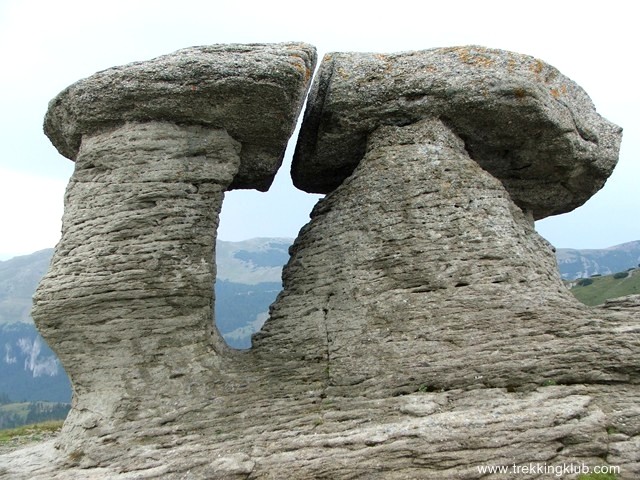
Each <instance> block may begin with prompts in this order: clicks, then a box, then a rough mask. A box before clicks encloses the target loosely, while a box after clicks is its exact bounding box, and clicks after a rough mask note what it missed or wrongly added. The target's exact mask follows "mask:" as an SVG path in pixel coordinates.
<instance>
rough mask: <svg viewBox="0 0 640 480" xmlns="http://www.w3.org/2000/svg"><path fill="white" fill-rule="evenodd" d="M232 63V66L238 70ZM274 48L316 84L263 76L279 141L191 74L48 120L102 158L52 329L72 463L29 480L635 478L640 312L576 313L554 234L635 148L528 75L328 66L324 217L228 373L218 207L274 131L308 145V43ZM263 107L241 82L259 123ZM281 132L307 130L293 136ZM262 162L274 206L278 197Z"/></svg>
mask: <svg viewBox="0 0 640 480" xmlns="http://www.w3.org/2000/svg"><path fill="white" fill-rule="evenodd" d="M234 48H236V49H237V48H239V47H226V48H223V47H220V48H218V49H215V51H216V52H226V53H224V54H223V53H218V55H220V57H221V58H223V59H228V58H229V56H227V55H228V52H229V51H233V49H234ZM252 49H255V50H259V51H260V54H259V55H265V56H267V57H268V58H269V59H270V60H269V61H272V60H273V59H272V57H269V56H268V55H267V53H263V50H261V49H264V52H268V53H269V54H270V55H274V57H275V58H276V59H277V60H278V61H282V60H283V59H284V61H283V63H280V64H279V66H278V67H277V68H276V67H271V68H265V71H266V72H269V71H270V72H274V73H273V74H274V75H276V78H277V79H280V78H282V77H281V75H283V73H282V72H283V71H284V72H289V73H290V76H288V77H286V78H287V79H289V78H292V79H293V80H286V81H283V82H282V83H278V82H277V81H276V82H267V81H265V80H264V78H265V77H264V76H262V74H261V75H257V74H256V75H254V76H252V77H251V82H254V83H255V84H257V85H256V86H255V88H257V89H259V85H260V84H261V83H260V82H262V81H265V83H269V86H270V87H271V86H272V83H275V84H278V85H281V86H283V88H282V92H280V90H278V89H277V88H276V89H275V91H278V92H280V93H281V97H278V98H286V99H289V100H288V102H284V100H278V102H273V98H275V97H274V96H270V97H267V98H268V99H269V100H268V101H267V103H266V104H265V105H263V107H261V108H262V110H261V111H262V112H264V111H267V112H271V110H269V108H274V109H276V110H277V111H278V112H280V113H279V114H275V113H271V114H266V113H262V114H261V115H260V117H263V116H264V117H268V119H269V121H268V122H265V123H268V124H269V125H268V127H269V128H273V129H274V130H273V131H272V132H271V133H269V135H266V134H264V132H263V131H260V129H261V128H262V123H260V122H259V118H258V117H255V119H254V121H249V119H247V121H248V124H247V127H246V131H245V130H243V129H242V128H241V127H239V126H238V125H240V123H242V122H241V119H239V118H238V119H237V123H234V122H233V121H231V123H230V124H229V126H227V125H226V123H224V121H226V120H224V119H226V118H227V117H226V115H225V114H224V112H223V113H222V114H221V113H220V111H221V110H222V108H220V109H218V108H215V105H217V104H216V103H215V102H213V101H212V102H208V101H204V100H203V99H202V98H201V97H199V96H195V97H191V96H190V95H188V94H184V96H183V97H179V96H178V98H177V99H176V100H175V101H173V100H172V101H171V102H170V103H169V104H167V106H166V107H162V106H161V104H162V102H161V99H162V98H164V96H165V95H164V94H163V93H161V92H166V91H173V90H172V89H170V88H169V87H165V86H163V85H164V83H163V82H164V81H165V80H162V81H161V79H162V78H165V77H164V75H167V78H170V79H174V80H175V79H176V78H182V77H180V75H178V74H176V75H175V76H174V75H171V74H168V73H166V72H167V71H169V72H171V71H172V70H174V69H173V65H175V64H178V65H182V60H181V56H180V55H176V56H173V57H167V58H168V59H169V60H166V59H165V60H159V61H156V63H154V62H151V63H149V64H144V63H143V64H139V65H136V66H130V67H125V68H124V69H116V70H112V71H107V72H102V73H100V74H97V76H96V77H94V80H87V81H84V82H83V83H80V84H78V86H75V87H74V86H72V87H71V88H70V90H68V91H66V92H63V94H62V95H61V97H59V100H57V101H54V103H52V106H51V109H50V113H49V114H48V117H47V125H48V127H47V128H48V131H49V132H50V133H49V134H50V136H51V137H52V139H54V142H55V143H56V145H58V146H59V148H60V149H61V151H63V152H65V151H66V150H65V148H67V147H66V146H65V145H67V146H68V145H71V146H73V145H76V146H77V145H78V144H79V145H80V149H79V154H78V156H77V159H76V162H77V165H76V173H75V174H74V178H73V179H72V181H71V184H70V187H69V193H68V194H67V207H66V213H65V234H64V236H63V240H62V241H61V243H60V245H59V246H58V247H57V253H56V259H55V260H54V262H53V264H52V267H51V270H50V273H49V275H48V276H47V277H46V278H45V280H44V281H43V283H42V285H41V287H40V289H39V292H38V295H37V297H36V305H35V309H34V314H35V316H36V321H37V322H38V325H39V328H40V329H41V330H42V331H43V333H44V334H45V336H46V338H47V339H48V340H49V341H50V342H51V343H52V346H54V348H55V349H56V350H57V351H58V353H59V354H60V356H61V358H62V360H63V362H64V363H65V366H66V367H67V369H68V372H69V374H70V376H71V378H72V381H73V383H74V387H75V393H76V397H75V404H74V410H73V413H72V415H71V416H70V418H69V420H68V421H67V423H66V424H65V429H64V431H63V433H62V435H61V437H60V439H59V442H58V448H59V451H58V452H57V453H53V451H52V450H51V449H50V447H48V446H46V445H45V446H41V447H38V448H34V449H32V450H31V451H30V452H26V451H25V452H22V453H16V454H14V455H12V456H10V458H9V461H8V465H9V468H10V469H12V470H10V471H11V472H17V471H18V470H19V468H21V467H25V468H26V470H28V471H29V475H30V477H36V478H37V477H38V475H40V476H41V477H42V478H45V477H46V475H50V474H51V472H57V474H58V475H59V477H58V478H81V477H82V476H83V475H85V473H86V471H83V470H81V468H91V470H90V472H91V475H93V478H157V477H162V478H220V479H228V478H285V477H288V478H300V479H303V478H304V479H306V478H326V479H340V478H345V479H347V478H372V479H374V478H380V479H381V478H384V479H401V478H402V479H404V478H442V479H453V478H469V479H471V478H500V477H498V476H496V477H491V476H488V475H487V474H486V473H483V472H482V471H481V470H480V468H483V467H489V466H499V465H503V466H506V467H511V466H513V465H526V466H529V465H530V464H535V465H538V466H539V467H538V468H539V470H538V471H537V472H536V471H533V472H530V473H532V474H531V475H530V476H529V477H528V478H551V477H553V475H554V474H555V472H556V471H557V470H553V471H550V470H549V469H550V468H555V467H558V466H560V467H562V466H573V467H576V468H577V467H578V466H582V465H583V464H584V465H589V466H596V465H606V464H611V465H614V466H618V467H620V468H621V471H620V474H619V478H621V479H632V478H637V477H638V476H639V475H640V453H639V452H640V435H639V433H640V408H639V407H638V405H639V403H638V401H639V400H640V387H639V386H638V382H639V378H640V366H639V365H638V362H637V358H638V353H639V352H640V322H639V318H638V302H637V300H633V299H628V300H626V301H621V302H617V303H616V304H615V305H614V307H615V308H614V307H612V305H609V308H608V309H607V308H597V309H590V308H587V307H585V306H583V305H581V304H579V303H578V302H577V301H576V300H574V299H573V297H572V296H571V294H570V293H569V292H568V291H567V290H566V289H565V288H564V286H563V285H562V283H561V281H560V278H559V274H558V272H557V268H556V266H555V261H554V258H553V255H552V248H551V246H550V245H549V244H548V243H547V242H546V241H545V240H544V239H542V238H541V237H539V236H538V235H537V234H536V232H535V230H534V228H533V220H534V219H538V218H543V217H545V216H548V215H551V214H555V213H559V212H564V211H568V210H570V209H572V208H575V207H576V206H578V205H580V204H582V203H583V202H584V201H586V200H587V199H588V198H589V197H590V196H591V195H592V194H593V193H594V192H595V191H597V190H598V189H599V188H600V187H601V186H602V185H603V183H604V181H605V180H606V178H607V176H608V175H609V174H610V172H611V170H612V169H613V167H614V165H615V162H616V159H617V154H618V147H619V142H620V137H621V135H620V134H621V131H620V129H619V128H618V127H616V126H614V125H612V124H611V123H609V122H607V121H606V120H604V119H602V118H601V117H600V116H599V115H598V114H597V113H596V112H595V109H594V107H593V105H592V103H591V101H590V100H589V98H588V96H587V95H586V94H585V93H584V92H583V91H582V90H581V89H580V87H578V86H577V85H575V84H574V83H573V82H571V81H570V80H569V79H567V78H566V77H564V76H562V75H561V74H560V73H559V72H558V71H557V70H555V69H553V68H552V67H550V66H548V65H546V64H544V63H543V62H541V61H539V60H536V59H533V58H531V57H528V56H524V55H519V54H515V53H510V52H504V51H498V50H488V49H484V48H480V47H465V48H450V49H436V50H428V51H422V52H409V53H403V54H395V55H374V54H355V53H353V54H347V53H341V54H332V55H330V56H327V57H325V60H324V62H323V64H322V65H321V67H320V73H319V74H318V76H317V78H316V80H315V81H314V85H313V86H312V89H311V94H310V97H309V102H308V107H307V112H306V113H305V117H304V122H303V126H302V129H301V133H300V138H299V143H298V148H297V151H296V156H295V158H294V165H293V169H292V174H293V178H294V182H295V183H296V185H298V186H299V187H301V188H303V189H306V190H308V191H314V192H323V193H327V196H326V197H325V198H324V199H323V200H321V201H320V202H319V203H318V205H317V206H316V207H315V209H314V211H313V212H312V215H311V217H312V218H311V221H310V223H309V224H308V225H306V226H305V227H304V228H303V229H302V231H301V232H300V235H299V237H298V239H297V240H296V242H295V244H294V245H293V247H292V249H291V260H290V261H289V263H288V265H287V266H286V268H285V270H284V272H283V280H284V290H283V292H282V293H281V295H280V296H279V298H278V300H277V301H276V303H275V304H274V305H273V306H272V309H271V315H270V318H269V320H268V321H267V323H266V324H265V326H264V328H263V330H262V331H261V332H260V333H259V334H257V335H256V336H255V338H254V347H253V348H252V349H251V350H250V351H246V352H238V351H231V350H229V349H227V348H226V347H225V346H224V345H222V342H221V341H220V340H219V337H217V336H216V334H215V331H214V332H213V333H211V328H212V326H211V325H212V321H211V302H212V299H211V297H210V293H209V292H210V290H211V283H212V281H213V280H212V273H211V271H212V270H211V269H212V266H211V262H210V259H211V252H212V249H213V247H212V238H213V236H214V227H215V223H216V218H217V217H216V212H217V210H216V209H218V208H219V204H220V201H221V198H222V192H223V191H224V190H225V189H227V188H233V187H234V186H242V187H247V186H251V183H250V180H249V179H251V178H253V177H252V173H251V172H252V171H253V168H257V167H255V166H252V167H247V169H245V170H243V165H244V164H245V163H244V162H252V161H254V160H253V159H254V158H256V157H255V156H253V155H250V156H249V157H250V158H249V157H247V158H246V159H245V157H244V152H245V143H244V142H249V141H251V140H252V139H254V138H259V139H263V140H264V142H265V143H263V140H260V141H259V142H258V141H256V144H257V145H253V146H251V147H250V148H249V151H253V152H261V153H260V155H258V157H260V158H261V159H262V158H271V159H274V160H273V162H272V163H270V165H273V166H277V164H278V161H279V158H278V154H279V153H280V152H281V151H282V147H283V143H279V144H278V147H277V148H276V147H275V146H274V145H276V142H275V140H274V138H275V137H274V135H275V133H273V132H276V133H279V134H281V136H280V137H278V138H280V141H281V142H283V141H284V139H286V136H287V135H288V132H290V131H291V127H292V124H293V121H294V118H295V114H296V111H297V110H296V109H297V108H299V105H300V101H301V96H302V93H303V92H304V89H305V86H306V83H305V82H306V80H307V79H308V76H309V74H308V72H309V69H310V68H311V65H312V60H311V59H312V58H313V54H312V52H311V50H309V49H308V47H303V46H300V45H297V46H295V47H292V46H279V47H260V48H258V47H252ZM252 49H249V50H251V51H253V50H252ZM206 51H207V49H204V50H203V51H202V52H201V53H200V54H202V55H206ZM274 52H279V53H274ZM245 53H247V52H246V51H245ZM200 54H198V55H195V53H194V56H196V57H198V56H199V55H200ZM247 55H249V54H248V53H247ZM256 55H258V53H256ZM214 57H215V58H216V60H206V61H212V62H214V63H215V62H218V61H219V60H217V58H218V56H217V55H216V56H214ZM260 58H261V59H262V58H264V57H262V56H260ZM225 61H226V60H225ZM233 61H234V62H235V61H236V59H235V58H234V60H233ZM263 61H264V62H265V63H266V60H261V65H263V64H262V62H263ZM273 61H275V60H273ZM157 62H165V67H166V65H169V66H170V68H156V65H157ZM203 63H205V60H203ZM225 65H226V63H225ZM247 69H248V70H249V71H250V70H251V69H250V68H249V67H247ZM178 70H179V69H178ZM212 70H213V69H206V68H204V67H202V68H197V69H195V71H196V72H200V71H204V72H209V73H205V74H202V73H201V74H199V75H203V76H204V77H206V76H207V75H208V74H211V71H212ZM158 71H161V72H163V73H162V75H163V76H162V77H160V74H159V73H157V72H158ZM186 71H191V69H190V68H189V69H185V70H184V71H183V74H184V72H186ZM221 71H225V70H224V68H222V69H221ZM127 72H131V74H132V75H133V76H134V77H135V78H130V77H129V76H128V75H129V74H128V73H127ZM263 73H264V72H263ZM145 75H148V77H145ZM211 75H213V74H211ZM264 75H267V73H264ZM145 78H146V79H145ZM217 78H218V77H216V79H217ZM126 79H129V81H127V80H126ZM154 79H155V80H157V81H158V84H155V83H154V81H155V80H154ZM175 81H176V82H177V84H180V85H185V84H186V85H190V83H189V82H185V81H184V80H182V79H181V80H175ZM91 82H94V84H95V85H96V86H98V85H99V86H100V88H98V89H97V90H96V89H95V88H94V87H92V86H91ZM194 82H195V83H198V82H196V81H195V80H194ZM216 82H217V80H216V81H213V80H212V81H208V80H207V79H206V78H205V79H203V80H200V83H203V84H207V85H214V84H216ZM220 82H221V83H224V82H223V81H222V80H220ZM251 82H240V81H238V83H239V85H240V86H238V91H237V95H238V96H239V97H240V98H242V99H244V98H245V97H243V95H244V94H246V93H247V92H249V91H251V92H252V91H253V90H252V88H253V87H251V88H250V87H249V86H248V85H249V84H254V83H251ZM230 83H233V82H232V81H231V80H230ZM120 84H124V85H130V84H131V85H138V87H137V89H133V91H131V92H128V97H127V98H128V101H126V102H125V101H124V100H123V101H120V100H118V99H114V100H113V101H106V102H105V103H104V105H103V106H99V105H95V108H94V107H91V109H84V108H82V107H81V105H76V102H81V101H82V99H83V98H84V99H93V98H96V95H102V94H101V93H95V92H100V91H101V90H100V89H102V88H106V89H108V90H109V89H113V88H114V87H113V85H120ZM147 84H149V86H148V87H147V86H146V85H147ZM198 84H199V83H198ZM158 85H160V86H158ZM285 87H286V88H285ZM96 88H97V87H96ZM132 88H133V87H132ZM154 89H155V91H156V92H157V94H158V95H157V96H158V98H156V97H155V96H154V95H153V94H152V93H150V92H153V91H154ZM285 89H288V90H287V91H288V92H289V93H288V94H286V93H284V90H285ZM176 90H177V91H179V92H182V90H180V89H179V88H178V87H176ZM187 90H188V89H187ZM136 91H140V93H141V94H144V95H143V96H142V97H141V98H143V99H144V102H140V103H139V102H138V101H137V98H138V97H137V96H136V95H137V94H136V93H134V92H136ZM225 91H226V92H234V90H233V89H232V88H231V87H229V90H225ZM92 92H94V93H92ZM269 92H273V90H269ZM114 93H115V92H114ZM264 97H265V95H258V94H256V95H247V97H246V98H247V99H248V101H250V102H260V101H261V100H262V99H264ZM192 98H197V99H198V101H197V102H195V100H194V102H195V103H197V106H194V107H191V106H189V102H190V101H191V100H190V99H192ZM212 98H224V99H225V101H228V102H229V105H236V102H235V100H232V99H228V98H227V97H226V96H224V97H216V96H215V95H214V94H212ZM91 101H92V100H91ZM156 101H157V102H158V105H156V103H155V102H156ZM183 102H186V104H187V105H184V104H183ZM282 102H284V103H282ZM127 105H133V106H130V107H127ZM137 105H141V106H140V107H139V108H140V110H138V107H137ZM154 105H156V106H154ZM207 108H210V109H212V110H213V111H214V112H216V113H215V115H214V114H213V113H212V114H211V115H212V116H211V117H209V116H207ZM246 108H252V107H246ZM109 109H113V112H112V113H107V114H103V113H97V112H102V111H103V110H107V111H108V112H109V111H110V110H109ZM174 110H175V111H176V112H178V113H177V114H176V117H175V118H174V117H171V116H170V115H172V114H173V112H174ZM192 110H195V112H194V120H188V119H186V118H185V116H184V115H186V113H184V112H190V111H192ZM83 112H84V113H83ZM180 112H182V113H180ZM85 114H86V118H84V115H85ZM278 115H282V117H283V118H284V119H286V120H287V122H288V123H287V125H286V126H282V125H281V124H280V125H278V126H275V125H272V124H271V123H277V122H275V119H276V118H278ZM214 116H215V119H214V118H213V117H214ZM249 117H251V116H249ZM96 118H102V119H103V120H100V121H98V120H95V119H96ZM232 118H235V117H233V115H232ZM251 118H253V117H251ZM119 119H120V120H119ZM221 119H223V120H224V121H223V120H221ZM70 124H71V125H70ZM100 125H102V126H100ZM266 127H267V126H266V125H265V128H266ZM252 129H255V130H252ZM54 131H55V132H57V133H52V132H54ZM252 132H254V133H255V135H254V134H253V133H252ZM243 135H244V136H243ZM276 136H277V135H276ZM56 138H61V139H64V140H58V141H56V140H55V139H56ZM78 139H80V140H78ZM269 142H271V143H269ZM61 145H62V146H61ZM267 145H268V148H267ZM240 146H241V148H240ZM272 147H273V148H272ZM72 151H73V150H72ZM263 152H271V153H270V154H266V153H265V154H264V156H263V155H262V153H263ZM274 152H275V153H274ZM71 156H74V157H75V154H74V155H71ZM211 159H215V163H214V162H211V161H210V160H211ZM212 163H213V165H212ZM257 163H258V164H259V165H261V167H260V168H257V170H258V171H259V172H261V173H260V174H259V175H258V176H259V177H260V180H256V185H255V186H256V188H262V187H264V185H265V184H264V183H260V182H261V181H262V179H264V178H270V175H272V173H268V174H264V173H263V172H265V171H271V170H269V168H267V167H265V166H264V162H263V161H262V160H261V161H259V162H257ZM247 165H249V163H247ZM236 172H237V173H236ZM241 172H244V173H242V174H241ZM238 176H241V179H238V180H236V178H237V177H238ZM266 183H268V182H266ZM125 207H127V208H125ZM207 254H208V255H209V256H207ZM121 279H122V280H121ZM207 288H208V291H207V293H206V295H205V293H204V292H205V290H206V289H207ZM70 367H71V368H70ZM569 468H571V467H569ZM540 469H542V470H544V469H546V470H544V471H541V470H540ZM565 472H566V471H565ZM511 473H512V476H517V475H516V473H515V472H513V471H512V472H511ZM504 478H508V475H507V477H504Z"/></svg>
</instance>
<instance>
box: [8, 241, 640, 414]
mask: <svg viewBox="0 0 640 480" xmlns="http://www.w3.org/2000/svg"><path fill="white" fill-rule="evenodd" d="M292 243H293V239H289V238H255V239H251V240H245V241H241V242H226V241H218V243H217V247H216V248H217V250H216V263H217V280H216V284H215V294H216V309H215V316H216V324H217V327H218V330H219V331H220V333H221V334H222V336H223V337H224V338H225V340H226V341H227V343H228V344H229V345H230V346H232V347H234V348H249V347H250V346H251V335H252V334H253V333H255V332H256V331H258V330H260V328H261V327H262V324H263V323H264V322H265V320H266V319H267V317H268V310H269V305H270V304H271V303H273V301H274V300H275V298H276V297H277V295H278V293H279V292H280V291H281V289H282V284H281V274H282V266H283V265H284V264H285V263H286V262H287V260H288V258H289V252H288V251H289V247H290V245H291V244H292ZM52 255H53V249H46V250H41V251H38V252H35V253H33V254H31V255H24V256H20V257H15V258H12V259H10V260H5V261H0V394H3V393H5V394H7V395H8V396H9V397H11V398H12V399H13V400H14V401H22V400H27V401H36V400H48V401H54V402H64V401H69V398H70V385H69V381H68V379H67V377H66V375H65V374H64V370H63V369H62V366H61V365H60V363H59V360H58V359H57V358H56V356H55V354H54V353H53V352H52V351H51V350H50V349H49V348H48V347H47V345H46V343H45V342H44V340H43V339H42V338H41V337H40V335H39V334H38V332H37V330H36V329H35V326H34V325H33V322H32V320H31V317H30V310H31V297H32V295H33V293H34V292H35V289H36V287H37V285H38V283H39V281H40V278H42V276H43V275H44V274H45V273H46V270H47V268H48V266H49V262H50V260H51V256H52ZM556 257H557V261H558V266H559V268H560V272H561V275H562V277H563V278H564V279H565V280H573V279H576V278H580V277H589V276H591V275H596V274H601V275H607V274H612V273H616V272H621V271H626V270H628V269H629V268H632V267H636V266H637V265H638V263H640V241H634V242H628V243H625V244H622V245H617V246H614V247H610V248H606V249H600V250H596V249H590V250H577V249H563V248H560V249H558V250H557V252H556Z"/></svg>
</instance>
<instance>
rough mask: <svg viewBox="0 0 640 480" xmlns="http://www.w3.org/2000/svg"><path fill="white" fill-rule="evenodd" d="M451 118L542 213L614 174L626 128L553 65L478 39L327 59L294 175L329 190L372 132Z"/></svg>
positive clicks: (560, 209)
mask: <svg viewBox="0 0 640 480" xmlns="http://www.w3.org/2000/svg"><path fill="white" fill-rule="evenodd" d="M429 117H431V118H437V119H440V120H441V121H443V122H444V123H446V124H447V125H448V126H449V127H450V128H451V129H452V130H453V131H454V132H455V133H456V135H458V136H459V137H460V138H461V139H462V140H463V141H464V143H465V147H466V149H467V151H468V152H469V154H470V156H471V157H472V158H473V159H475V160H476V161H477V162H478V163H479V164H480V165H481V166H482V167H483V168H484V169H485V170H487V171H489V172H490V173H491V174H492V175H494V176H495V177H497V178H499V179H500V180H501V181H502V183H503V184H504V185H505V187H506V188H507V190H508V191H509V192H510V194H511V196H512V198H513V200H514V201H515V203H516V204H518V205H519V206H520V207H521V208H522V209H523V210H527V211H529V212H531V213H532V214H533V217H534V218H535V219H540V218H544V217H546V216H549V215H555V214H559V213H564V212H568V211H570V210H572V209H574V208H576V207H578V206H580V205H582V204H583V203H584V202H585V201H586V200H587V199H589V198H590V197H591V196H592V195H593V194H594V193H595V192H596V191H597V190H599V189H600V188H601V187H602V186H603V185H604V182H605V180H606V179H607V178H608V177H609V175H610V174H611V172H612V170H613V168H614V166H615V164H616V162H617V158H618V151H619V146H620V141H621V132H622V129H621V128H620V127H618V126H616V125H614V124H612V123H610V122H608V121H607V120H605V119H604V118H602V117H601V116H600V115H599V114H598V113H597V112H596V110H595V107H594V106H593V103H592V102H591V100H590V98H589V97H588V95H587V94H586V93H585V92H584V90H582V88H580V87H579V86H578V85H576V84H575V83H574V82H573V81H571V80H570V79H568V78H567V77H565V76H564V75H562V74H561V73H560V72H559V71H558V70H557V69H555V68H554V67H552V66H550V65H548V64H546V63H544V62H543V61H541V60H538V59H536V58H533V57H531V56H528V55H522V54H519V53H513V52H508V51H504V50H494V49H489V48H484V47H479V46H465V47H452V48H436V49H431V50H423V51H415V52H402V53H394V54H378V53H331V54H328V55H326V56H325V57H324V59H323V61H322V64H321V66H320V69H319V72H318V74H317V76H316V78H315V80H314V83H313V85H312V87H311V91H310V94H309V99H308V102H307V109H306V112H305V115H304V122H303V124H302V128H301V131H300V137H299V140H298V145H297V149H296V153H295V156H294V162H293V165H292V177H293V181H294V184H295V185H296V186H297V187H298V188H300V189H302V190H304V191H307V192H313V193H328V192H330V191H332V190H333V189H334V188H336V187H337V186H338V185H340V183H342V181H343V180H344V179H345V178H346V177H347V176H349V175H350V174H351V172H353V169H354V168H355V166H356V165H357V164H358V162H359V161H360V159H361V158H362V156H363V154H364V152H365V151H366V144H367V138H368V135H369V133H371V132H372V131H374V130H375V129H377V128H378V127H379V126H384V125H396V126H398V125H400V126H402V125H408V124H412V123H415V122H418V121H420V120H422V119H424V118H429Z"/></svg>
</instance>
